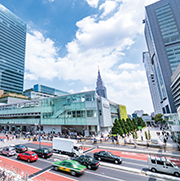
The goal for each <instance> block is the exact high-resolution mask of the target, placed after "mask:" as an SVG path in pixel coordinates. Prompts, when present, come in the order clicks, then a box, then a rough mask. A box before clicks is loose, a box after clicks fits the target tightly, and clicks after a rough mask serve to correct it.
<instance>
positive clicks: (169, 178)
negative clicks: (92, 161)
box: [100, 162, 180, 181]
mask: <svg viewBox="0 0 180 181" xmlns="http://www.w3.org/2000/svg"><path fill="white" fill-rule="evenodd" d="M100 165H101V166H104V167H108V168H109V167H110V168H115V169H118V170H124V171H128V172H133V173H137V174H143V175H146V176H152V177H155V178H162V179H168V180H175V181H180V178H177V177H174V176H169V175H163V174H160V173H152V172H150V171H147V172H145V171H142V170H140V169H135V168H128V167H124V166H120V165H113V164H108V163H102V162H101V163H100Z"/></svg>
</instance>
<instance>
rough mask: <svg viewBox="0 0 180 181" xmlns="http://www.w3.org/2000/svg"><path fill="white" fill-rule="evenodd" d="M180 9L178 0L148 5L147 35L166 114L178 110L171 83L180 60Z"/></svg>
mask: <svg viewBox="0 0 180 181" xmlns="http://www.w3.org/2000/svg"><path fill="white" fill-rule="evenodd" d="M179 9H180V1H179V0H160V1H158V2H156V3H154V4H151V5H149V6H146V7H145V11H146V15H145V20H144V21H143V22H144V23H145V38H146V43H147V47H148V53H149V56H150V59H149V60H150V63H151V64H152V69H153V74H154V77H155V83H156V87H157V90H158V96H159V98H160V104H161V109H162V112H163V114H166V113H175V112H176V108H175V105H174V101H173V96H172V92H171V88H170V86H171V76H172V74H173V72H174V71H175V69H176V68H177V66H178V65H179V63H180V11H179ZM157 101H158V100H157Z"/></svg>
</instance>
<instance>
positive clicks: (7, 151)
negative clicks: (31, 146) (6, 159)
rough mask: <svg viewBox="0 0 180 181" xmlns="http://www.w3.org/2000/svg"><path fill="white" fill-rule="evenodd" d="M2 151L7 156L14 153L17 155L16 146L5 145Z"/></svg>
mask: <svg viewBox="0 0 180 181" xmlns="http://www.w3.org/2000/svg"><path fill="white" fill-rule="evenodd" d="M0 153H1V154H2V155H6V156H12V155H16V150H15V148H14V147H5V148H3V149H2V150H1V152H0Z"/></svg>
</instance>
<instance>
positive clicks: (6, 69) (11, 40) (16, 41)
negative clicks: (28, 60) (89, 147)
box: [0, 4, 26, 93]
mask: <svg viewBox="0 0 180 181" xmlns="http://www.w3.org/2000/svg"><path fill="white" fill-rule="evenodd" d="M25 47H26V23H25V22H24V21H22V20H21V19H20V18H19V17H17V16H16V15H15V14H13V13H12V12H10V11H9V10H8V9H7V8H5V7H4V6H3V5H1V4H0V89H2V90H4V92H16V93H22V92H23V85H24V62H25Z"/></svg>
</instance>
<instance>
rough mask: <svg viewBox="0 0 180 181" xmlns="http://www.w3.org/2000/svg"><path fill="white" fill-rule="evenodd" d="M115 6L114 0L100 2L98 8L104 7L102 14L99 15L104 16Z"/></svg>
mask: <svg viewBox="0 0 180 181" xmlns="http://www.w3.org/2000/svg"><path fill="white" fill-rule="evenodd" d="M116 7H117V3H116V1H105V3H104V4H102V5H101V6H100V7H99V9H100V10H101V9H104V12H103V14H102V15H101V17H104V16H106V15H107V14H109V13H110V12H112V11H113V10H114V9H115V8H116Z"/></svg>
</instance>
